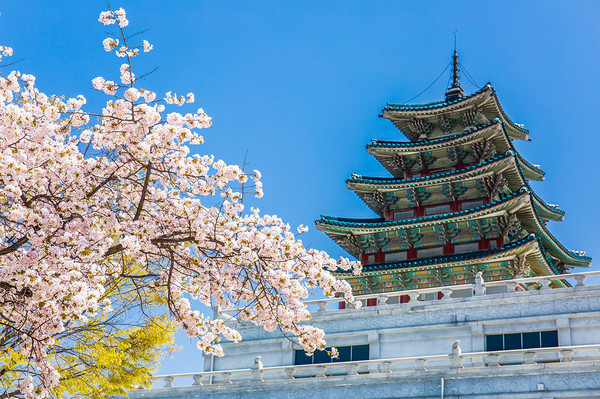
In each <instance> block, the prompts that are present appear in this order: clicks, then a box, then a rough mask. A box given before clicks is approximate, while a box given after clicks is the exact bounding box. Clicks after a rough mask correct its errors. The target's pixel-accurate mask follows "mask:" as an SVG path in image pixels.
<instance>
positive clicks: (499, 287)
mask: <svg viewBox="0 0 600 399" xmlns="http://www.w3.org/2000/svg"><path fill="white" fill-rule="evenodd" d="M480 273H481V272H479V273H477V277H476V278H475V281H476V282H475V283H473V284H461V285H450V286H439V287H429V288H417V289H409V290H402V291H390V292H382V293H375V294H367V295H360V296H358V297H357V298H358V299H359V300H360V301H361V302H362V304H363V307H365V305H367V304H369V301H368V300H369V299H371V300H375V301H374V302H375V306H381V307H382V306H403V305H406V304H407V303H408V304H411V305H413V304H414V303H415V302H416V301H419V302H422V301H445V300H449V299H453V298H465V297H484V296H486V295H493V294H500V293H511V292H522V291H533V290H541V291H543V290H548V289H553V290H556V289H558V290H560V289H573V288H575V289H577V288H578V287H584V286H586V280H587V279H589V278H592V277H600V271H593V272H582V273H569V274H558V275H553V276H542V277H528V278H517V279H512V280H498V281H484V280H483V278H482V276H481V274H480ZM557 280H562V281H564V280H571V281H573V283H574V285H573V287H566V288H553V287H551V283H552V282H553V281H557ZM592 285H598V284H592ZM340 301H341V302H343V299H341V298H324V299H315V300H310V301H305V302H304V303H305V304H306V305H307V306H308V308H309V310H310V311H311V312H315V311H316V312H317V313H319V312H325V311H344V310H346V311H349V310H351V311H356V310H354V307H353V306H352V305H348V304H345V309H340V307H339V306H338V305H339V304H340ZM369 306H371V305H370V304H369ZM238 312H239V309H228V310H225V309H222V310H220V313H221V315H222V316H224V317H225V318H226V319H232V320H233V319H234V317H233V316H234V315H235V314H236V313H238Z"/></svg>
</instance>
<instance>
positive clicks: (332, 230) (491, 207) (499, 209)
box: [316, 189, 529, 238]
mask: <svg viewBox="0 0 600 399" xmlns="http://www.w3.org/2000/svg"><path fill="white" fill-rule="evenodd" d="M527 198H529V193H528V192H527V190H525V189H524V190H519V191H518V192H516V193H513V194H511V195H510V196H507V197H506V198H503V199H501V200H498V201H494V202H492V203H490V204H487V205H481V206H478V207H474V208H471V209H466V210H464V211H459V212H452V213H446V214H441V215H432V216H425V217H420V218H413V219H405V220H394V221H385V220H383V219H381V218H378V219H350V218H338V217H334V216H325V215H322V216H321V219H320V220H317V221H316V225H317V229H319V230H321V231H323V232H325V233H326V234H327V235H329V236H330V237H331V236H332V235H341V236H346V235H347V234H351V233H354V234H355V235H360V234H370V233H377V232H384V231H391V230H395V229H396V228H398V227H416V226H422V225H435V224H441V223H448V222H450V221H461V220H465V219H469V220H472V219H479V218H482V217H486V216H488V215H490V214H495V213H506V212H509V211H511V210H512V209H515V208H517V207H518V206H519V205H520V204H522V203H523V202H529V200H528V199H527ZM332 238H333V237H332Z"/></svg>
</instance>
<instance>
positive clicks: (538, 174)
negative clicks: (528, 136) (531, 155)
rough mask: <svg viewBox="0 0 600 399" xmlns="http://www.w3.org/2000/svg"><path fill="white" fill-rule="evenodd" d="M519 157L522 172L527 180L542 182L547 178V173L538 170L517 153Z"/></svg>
mask: <svg viewBox="0 0 600 399" xmlns="http://www.w3.org/2000/svg"><path fill="white" fill-rule="evenodd" d="M517 157H518V158H519V163H520V164H521V165H520V166H521V171H522V172H523V175H525V177H526V178H528V179H530V180H536V181H542V180H544V177H545V176H546V172H544V171H543V170H541V169H540V168H538V167H537V166H535V165H533V164H531V163H529V161H527V160H526V159H525V158H523V156H521V154H518V153H517Z"/></svg>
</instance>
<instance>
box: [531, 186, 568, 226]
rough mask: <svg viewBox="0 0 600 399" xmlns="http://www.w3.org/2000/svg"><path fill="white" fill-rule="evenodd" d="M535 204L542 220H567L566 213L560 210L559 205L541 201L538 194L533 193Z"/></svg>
mask: <svg viewBox="0 0 600 399" xmlns="http://www.w3.org/2000/svg"><path fill="white" fill-rule="evenodd" d="M531 194H532V198H533V204H534V205H535V209H536V211H537V212H538V214H539V215H540V217H541V218H542V219H548V220H554V221H562V220H564V218H565V211H563V210H561V209H560V208H558V206H557V205H554V206H553V205H550V204H547V203H546V201H544V200H543V199H541V198H540V197H539V196H538V195H537V194H536V193H534V192H533V191H531Z"/></svg>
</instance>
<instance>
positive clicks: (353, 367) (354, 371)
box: [348, 363, 358, 375]
mask: <svg viewBox="0 0 600 399" xmlns="http://www.w3.org/2000/svg"><path fill="white" fill-rule="evenodd" d="M357 370H358V364H356V363H352V364H351V365H350V371H348V375H358V372H357Z"/></svg>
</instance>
